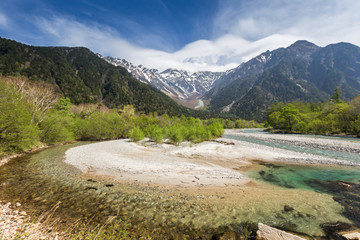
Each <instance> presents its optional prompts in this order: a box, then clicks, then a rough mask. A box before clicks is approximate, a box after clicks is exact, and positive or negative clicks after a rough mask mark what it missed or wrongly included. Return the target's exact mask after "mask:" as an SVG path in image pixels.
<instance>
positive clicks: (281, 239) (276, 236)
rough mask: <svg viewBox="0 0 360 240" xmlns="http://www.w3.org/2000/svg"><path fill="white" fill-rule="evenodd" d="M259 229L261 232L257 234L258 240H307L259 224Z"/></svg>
mask: <svg viewBox="0 0 360 240" xmlns="http://www.w3.org/2000/svg"><path fill="white" fill-rule="evenodd" d="M258 228H259V230H258V231H257V232H256V234H257V236H256V239H258V240H306V239H304V238H301V237H298V236H295V235H293V234H291V233H287V232H284V231H281V230H278V229H276V228H273V227H270V226H267V225H265V224H262V223H259V224H258Z"/></svg>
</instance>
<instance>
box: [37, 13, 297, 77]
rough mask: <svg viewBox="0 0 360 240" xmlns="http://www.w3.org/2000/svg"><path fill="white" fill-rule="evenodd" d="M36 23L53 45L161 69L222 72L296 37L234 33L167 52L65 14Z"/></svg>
mask: <svg viewBox="0 0 360 240" xmlns="http://www.w3.org/2000/svg"><path fill="white" fill-rule="evenodd" d="M36 24H37V26H38V28H40V29H41V30H42V31H43V32H44V34H45V35H46V36H47V37H49V38H51V39H52V40H51V41H52V42H54V43H55V44H56V45H64V46H85V47H88V48H90V49H92V50H93V51H95V52H99V53H101V54H103V55H110V56H113V57H121V58H125V59H126V60H128V61H131V62H133V63H135V64H142V65H144V66H147V67H151V68H157V69H160V70H165V69H166V68H178V69H185V70H188V71H201V70H204V71H205V70H210V71H224V70H227V69H230V68H234V67H236V66H238V65H239V63H241V62H243V61H246V60H249V59H250V58H251V57H254V56H256V55H257V54H259V53H261V52H262V51H266V50H267V49H269V47H270V48H274V47H275V46H274V44H273V43H274V42H276V43H277V44H282V45H289V44H291V43H292V42H294V41H295V40H296V38H294V37H291V36H285V35H272V36H269V37H267V38H264V39H261V40H259V41H254V42H251V41H247V40H244V39H243V38H241V37H237V36H234V35H224V36H222V37H220V38H218V39H216V40H213V41H210V40H198V41H195V42H192V43H190V44H188V45H186V46H184V47H183V48H182V49H180V50H178V51H176V52H173V53H168V52H165V51H159V50H154V49H149V48H141V47H138V46H136V45H134V44H131V43H129V42H128V41H126V40H125V39H123V38H121V37H120V35H119V33H118V32H116V30H114V29H112V28H109V27H106V26H102V25H99V24H93V25H89V24H86V25H85V24H82V23H80V22H77V21H75V20H74V19H71V18H69V17H59V16H58V17H54V18H53V19H45V18H37V20H36Z"/></svg>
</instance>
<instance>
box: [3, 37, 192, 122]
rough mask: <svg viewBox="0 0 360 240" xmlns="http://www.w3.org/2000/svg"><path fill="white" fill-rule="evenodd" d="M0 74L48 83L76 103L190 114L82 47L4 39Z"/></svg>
mask: <svg viewBox="0 0 360 240" xmlns="http://www.w3.org/2000/svg"><path fill="white" fill-rule="evenodd" d="M0 73H1V74H3V75H4V76H7V75H15V76H20V75H21V76H26V77H28V78H29V79H30V80H31V81H33V82H39V81H44V82H47V83H50V84H53V85H54V86H56V88H57V91H58V92H59V93H60V94H62V95H63V96H64V97H68V98H69V99H70V100H71V102H72V103H74V104H79V103H100V104H105V105H106V106H107V107H110V108H121V107H123V106H125V105H134V106H135V108H136V110H138V111H141V112H145V113H149V112H158V113H159V114H163V113H168V114H170V115H181V114H186V115H189V110H188V109H186V108H184V107H182V106H180V105H178V104H177V103H175V102H174V101H173V100H171V99H170V98H169V97H167V96H166V95H165V94H163V93H161V92H160V91H159V90H157V89H155V88H153V87H151V86H148V85H145V84H143V83H141V82H139V81H138V80H136V79H135V78H133V77H132V76H131V75H130V74H129V73H128V72H127V71H126V70H125V69H124V68H122V67H115V66H113V65H111V64H109V63H107V62H106V61H104V60H103V59H101V58H99V57H98V56H97V55H96V54H94V53H93V52H91V51H90V50H88V49H86V48H82V47H77V48H69V47H33V46H28V45H24V44H21V43H18V42H15V41H12V40H7V39H4V38H0Z"/></svg>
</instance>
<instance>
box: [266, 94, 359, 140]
mask: <svg viewBox="0 0 360 240" xmlns="http://www.w3.org/2000/svg"><path fill="white" fill-rule="evenodd" d="M266 125H267V126H269V127H272V128H274V129H278V130H282V131H287V132H291V133H311V134H350V135H357V136H358V137H360V96H357V97H355V98H354V99H352V100H351V101H349V102H344V101H342V100H341V92H340V91H339V89H337V88H336V89H335V91H334V94H333V95H332V97H331V99H330V100H329V101H328V102H325V103H313V102H292V103H287V104H286V103H277V104H274V105H273V106H272V107H271V108H270V110H269V111H268V115H267V121H266Z"/></svg>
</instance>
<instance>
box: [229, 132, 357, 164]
mask: <svg viewBox="0 0 360 240" xmlns="http://www.w3.org/2000/svg"><path fill="white" fill-rule="evenodd" d="M259 134H263V133H262V132H259ZM264 134H266V133H264ZM268 135H269V136H270V133H268ZM223 137H224V138H229V139H234V140H240V141H245V142H250V143H255V144H259V145H264V146H269V147H274V148H280V149H285V150H290V151H294V152H300V153H308V154H314V155H319V156H324V157H329V158H334V159H336V160H345V161H349V162H354V163H360V154H359V153H349V152H339V151H331V150H325V149H318V148H310V147H302V146H295V145H291V144H284V143H278V142H273V141H265V140H261V139H256V138H251V137H245V136H234V135H224V136H223ZM347 140H349V139H347ZM356 141H357V140H356ZM359 144H360V142H359Z"/></svg>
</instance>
